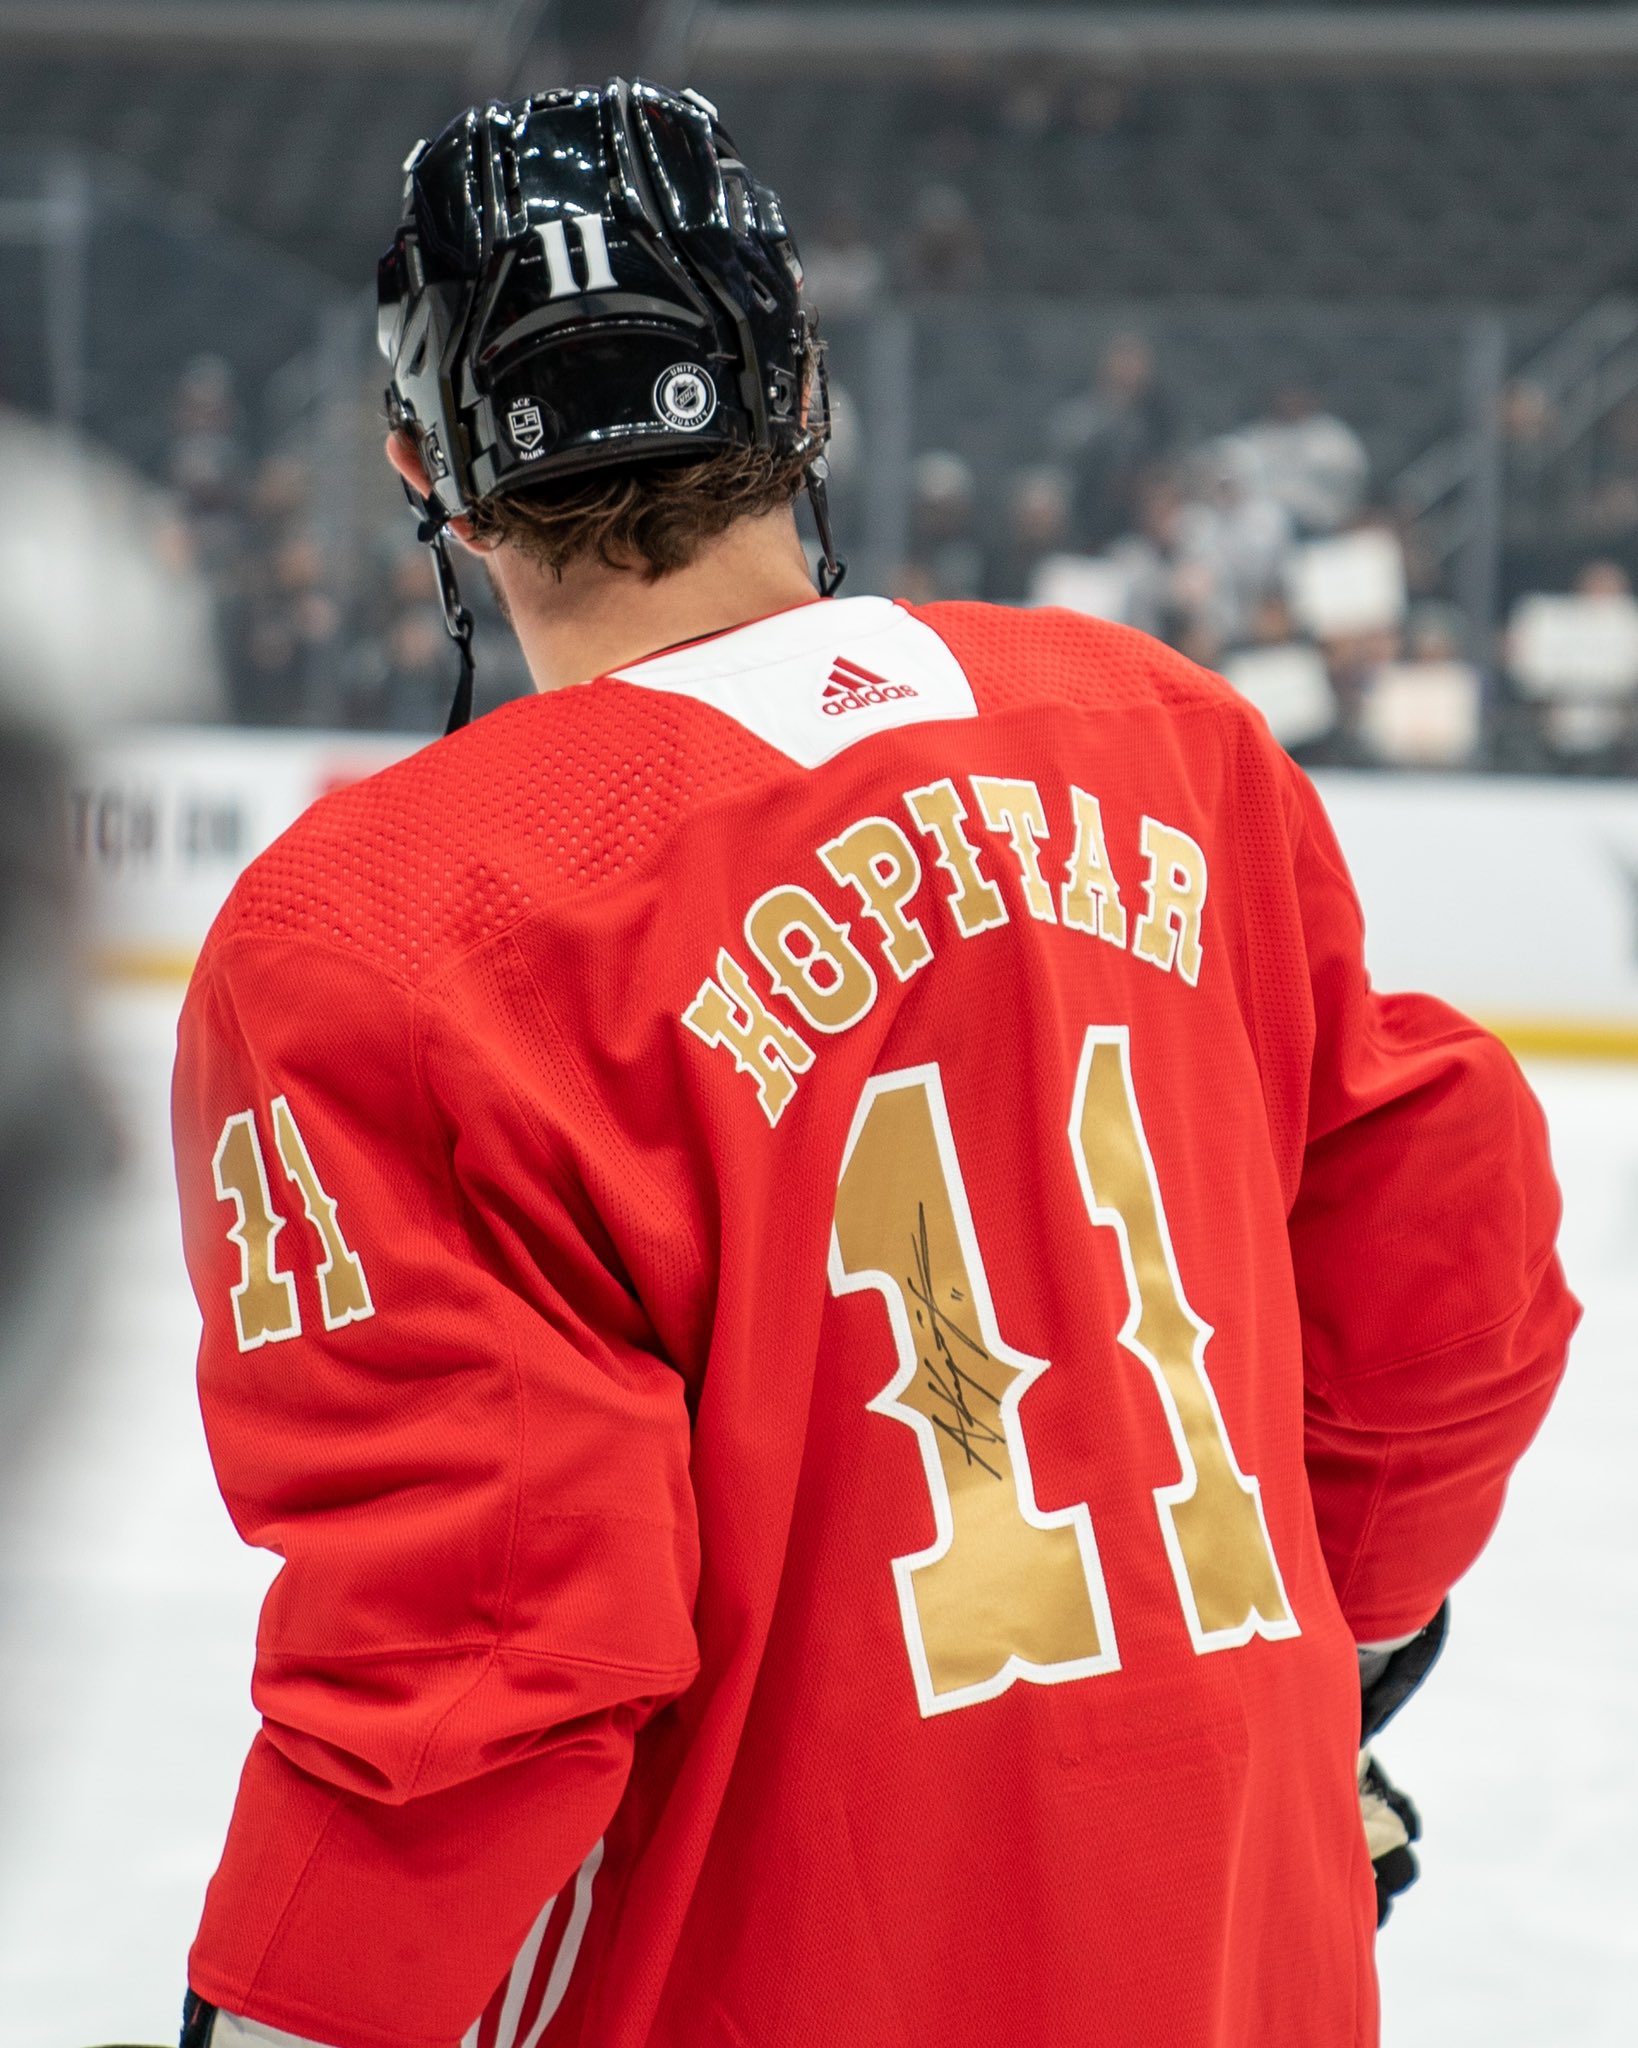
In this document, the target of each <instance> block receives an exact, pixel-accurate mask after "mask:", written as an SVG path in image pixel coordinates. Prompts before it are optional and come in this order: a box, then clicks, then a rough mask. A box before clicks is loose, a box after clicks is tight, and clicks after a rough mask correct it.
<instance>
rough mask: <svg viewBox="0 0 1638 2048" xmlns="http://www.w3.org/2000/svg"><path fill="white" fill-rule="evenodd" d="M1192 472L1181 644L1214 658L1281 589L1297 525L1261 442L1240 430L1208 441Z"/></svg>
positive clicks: (1180, 544)
mask: <svg viewBox="0 0 1638 2048" xmlns="http://www.w3.org/2000/svg"><path fill="white" fill-rule="evenodd" d="M1185 474H1186V477H1187V480H1188V487H1189V490H1188V499H1187V502H1186V503H1185V504H1184V506H1183V509H1182V511H1181V513H1180V514H1179V517H1178V527H1177V571H1176V574H1175V575H1174V578H1173V593H1174V602H1175V603H1176V605H1177V607H1178V609H1179V610H1180V611H1181V612H1182V613H1183V615H1184V626H1185V639H1184V640H1183V641H1181V642H1180V644H1181V645H1184V646H1185V650H1186V651H1187V652H1189V653H1191V654H1193V655H1194V658H1195V659H1197V660H1205V661H1207V662H1208V664H1209V663H1211V662H1214V661H1215V659H1216V657H1217V654H1218V652H1219V651H1220V650H1221V649H1222V648H1223V647H1225V646H1228V645H1230V644H1232V643H1233V642H1234V641H1236V640H1239V639H1240V638H1242V637H1243V636H1244V634H1245V633H1246V631H1247V629H1248V627H1249V625H1250V621H1251V617H1252V614H1253V613H1254V612H1255V610H1256V608H1257V606H1258V605H1259V604H1260V603H1261V601H1262V600H1263V599H1264V598H1265V597H1267V596H1269V595H1271V594H1273V593H1275V592H1277V591H1278V589H1279V587H1280V576H1281V570H1282V568H1283V565H1284V562H1285V557H1286V553H1287V551H1288V549H1289V548H1290V546H1291V541H1292V526H1291V519H1290V515H1289V514H1288V513H1287V511H1286V510H1285V508H1284V506H1283V505H1281V504H1280V503H1279V501H1278V500H1277V499H1276V498H1275V497H1274V496H1273V495H1272V493H1271V492H1270V491H1269V489H1268V485H1267V479H1266V477H1265V475H1264V471H1263V465H1262V463H1261V461H1260V460H1259V457H1258V454H1257V451H1256V448H1255V447H1254V445H1253V444H1252V443H1251V442H1250V441H1249V440H1247V439H1246V438H1245V437H1243V436H1241V435H1237V434H1224V435H1222V436H1221V437H1220V438H1219V439H1217V440H1215V441H1208V442H1207V443H1206V445H1205V446H1204V447H1203V448H1200V449H1198V450H1197V451H1196V452H1195V454H1194V455H1193V456H1191V458H1190V459H1189V463H1188V466H1187V470H1186V472H1185Z"/></svg>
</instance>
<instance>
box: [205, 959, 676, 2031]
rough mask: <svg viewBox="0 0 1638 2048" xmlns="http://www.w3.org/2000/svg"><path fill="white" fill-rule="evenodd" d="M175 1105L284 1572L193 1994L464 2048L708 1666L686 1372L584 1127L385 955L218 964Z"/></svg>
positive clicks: (269, 1615)
mask: <svg viewBox="0 0 1638 2048" xmlns="http://www.w3.org/2000/svg"><path fill="white" fill-rule="evenodd" d="M174 1117H175V1139H176V1155H177V1171H178V1176H179V1182H180V1190H181V1197H182V1211H183V1226H184V1238H185V1246H186V1252H187V1259H188V1266H189V1271H190V1274H191V1277H192V1281H193V1285H194V1289H195V1292H196V1294H197V1296H198V1300H199V1306H200V1310H201V1314H202V1317H203V1335H202V1341H201V1349H200V1358H199V1384H200V1394H201V1401H202V1405H203V1409H204V1415H205V1422H206V1429H207V1433H208V1436H209V1440H210V1446H211V1453H212V1457H213V1459H214V1462H215V1466H216V1470H217V1475H218V1479H219V1482H220V1485H221V1488H222V1492H223V1495H224V1497H225V1499H226V1501H227V1504H228V1507H229V1509H230V1511H231V1513H232V1516H233V1519H234V1522H235V1524H236V1526H237V1527H238V1529H239V1531H240V1533H241V1535H242V1536H243V1537H244V1538H245V1540H246V1541H247V1542H249V1543H252V1544H256V1545H259V1546H261V1547H263V1548H266V1549H268V1550H271V1551H273V1552H275V1553H276V1554H277V1555H278V1556H279V1557H280V1558H281V1559H282V1560H283V1564H282V1568H281V1570H280V1572H279V1574H278V1577H277V1579H276V1581H275V1583H274V1585H273V1587H272V1589H271V1591H270V1592H269V1594H268V1597H267V1600H266V1603H265V1606H264V1608H263V1612H262V1618H261V1625H260V1629H259V1633H258V1641H257V1650H256V1666H255V1679H254V1697H255V1701H256V1705H257V1707H258V1709H259V1710H260V1713H261V1716H262V1729H261V1733H260V1734H259V1735H258V1737H257V1739H256V1742H255V1744H254V1747H253V1749H252V1751H251V1753H250V1756H249V1759H248V1761H247V1763H246V1766H245V1770H244V1775H243V1779H242V1782H241V1785H240V1789H239V1794H238V1800H237V1805H236V1808H235V1811H234V1815H233V1820H232V1825H231V1829H230V1832H229V1836H228V1840H227V1845H226V1849H225V1852H224V1854H223V1858H222V1862H221V1867H220V1869H219V1870H218V1872H217V1875H216V1877H215V1879H214V1881H213V1883H212V1885H211V1887H210V1892H209V1897H208V1900H207V1904H206V1907H205V1912H204V1918H203V1924H202V1926H201V1928H200V1932H199V1935H198V1939H197V1942H196V1945H195V1948H194V1950H193V1954H192V1957H191V1961H190V1975H191V1979H192V1982H193V1985H194V1988H195V1989H196V1990H197V1991H198V1992H199V1993H200V1994H201V1995H202V1996H203V1997H205V1998H208V1999H210V2000H211V2001H212V2002H213V2003H215V2004H218V2005H220V2006H222V2007H224V2008H226V2009H228V2010H230V2011H233V2012H236V2013H240V2014H243V2015H246V2016H247V2017H250V2018H252V2019H256V2020H260V2021H262V2022H264V2023H266V2024H269V2025H272V2026H275V2027H279V2028H283V2029H286V2030H287V2031H289V2032H292V2033H295V2034H297V2035H299V2036H305V2037H311V2038H313V2039H316V2040H321V2041H324V2042H326V2043H333V2044H335V2048H451V2044H452V2043H454V2042H455V2041H457V2040H458V2039H459V2038H460V2037H461V2036H462V2035H463V2034H464V2033H465V2031H466V2030H467V2028H468V2027H469V2025H470V2024H471V2023H472V2021H473V2020H474V2019H475V2018H476V2016H477V2015H478V2013H479V2012H480V2011H481V2010H482V2008H483V2006H484V2004H485V2001H486V2000H487V1999H488V1997H489V1995H490V1993H491V1991H492V1990H493V1989H494V1987H495V1985H496V1984H497V1983H498V1982H499V1981H500V1979H501V1978H502V1977H503V1975H504V1974H505V1972H506V1970H507V1969H508V1968H509V1966H510V1964H511V1962H512V1960H513V1957H514V1955H515V1954H516V1952H517V1951H518V1949H519V1947H520V1945H521V1944H522V1942H523V1940H524V1938H525V1936H526V1934H527V1933H528V1932H529V1929H530V1927H531V1925H532V1923H533V1922H534V1921H535V1919H536V1916H537V1914H539V1912H540V1910H541V1908H542V1906H543V1905H544V1904H545V1902H546V1901H548V1900H549V1899H550V1898H551V1897H552V1896H553V1895H554V1893H556V1892H558V1891H560V1890H561V1888H562V1887H563V1885H564V1884H565V1882H566V1881H567V1880H569V1879H571V1878H572V1877H573V1875H574V1873H575V1871H576V1870H577V1869H578V1868H579V1866H580V1865H581V1864H582V1863H583V1862H584V1861H585V1860H586V1859H587V1857H588V1856H589V1855H590V1854H591V1852H592V1851H593V1849H594V1847H595V1844H596V1842H597V1840H598V1838H599V1836H600V1834H601V1832H602V1830H603V1828H604V1826H605V1823H606V1822H607V1820H608V1818H609V1816H610V1814H611V1813H612V1812H613V1810H614V1807H615V1805H616V1804H617V1802H618V1800H619V1798H620V1795H621V1792H622V1790H623V1788H624V1785H625V1782H626V1777H627V1774H628V1770H629V1765H630V1758H631V1750H632V1742H633V1738H634V1735H635V1732H636V1730H637V1729H638V1728H639V1727H640V1726H641V1725H642V1723H643V1722H644V1720H645V1719H646V1718H647V1717H648V1716H649V1715H651V1714H652V1713H653V1712H654V1711H655V1710H656V1709H657V1708H658V1707H659V1706H660V1705H662V1704H664V1703H665V1702H666V1701H668V1700H670V1699H672V1698H673V1697H675V1696H676V1695H677V1694H678V1693H679V1692H680V1691H681V1690H682V1689H684V1688H685V1687H686V1686H687V1685H688V1683H689V1681H690V1680H691V1678H692V1677H693V1675H694V1673H695V1671H696V1669H697V1661H698V1659H697V1650H696V1645H695V1640H694V1634H693V1627H692V1620H691V1614H692V1606H693V1600H694V1594H695V1590H696V1585H697V1577H698V1535H697V1528H696V1521H695V1510H694V1501H693V1495H692V1492H691V1488H690V1483H689V1470H688V1458H689V1424H688V1415H687V1409H686V1405H685V1401H684V1396H683V1388H682V1384H681V1382H680V1380H679V1379H678V1376H677V1374H676V1373H675V1372H674V1371H673V1370H672V1368H671V1367H670V1366H669V1365H668V1364H667V1363H666V1361H665V1359H664V1358H663V1357H662V1356H661V1355H660V1353H659V1347H658V1344H657V1342H656V1340H655V1339H654V1336H653V1333H652V1331H651V1329H650V1328H649V1326H648V1324H647V1322H646V1320H645V1318H644V1316H643V1313H642V1310H641V1307H640V1304H639V1302H638V1299H637V1295H636V1292H635V1290H634V1289H633V1288H632V1287H631V1286H630V1285H629V1283H627V1282H626V1280H625V1278H624V1276H623V1275H622V1274H621V1272H620V1271H619V1267H618V1260H617V1258H616V1256H615V1254H614V1252H613V1249H612V1246H611V1245H610V1243H609V1241H608V1239H607V1238H606V1237H605V1236H604V1235H603V1234H602V1233H601V1232H600V1230H599V1228H598V1223H597V1218H596V1215H595V1213H594V1212H593V1211H592V1209H591V1207H590V1204H589V1202H588V1201H587V1198H586V1197H585V1195H584V1193H583V1192H582V1182H581V1178H580V1177H579V1176H577V1174H576V1171H575V1156H576V1141H575V1137H574V1133H573V1131H572V1129H570V1128H569V1127H568V1126H567V1124H565V1123H560V1122H557V1121H554V1117H553V1114H552V1108H551V1104H550V1102H549V1101H545V1102H543V1101H542V1100H541V1099H539V1098H531V1099H529V1100H522V1099H520V1098H519V1096H518V1094H517V1091H516V1089H515V1088H514V1086H513V1085H512V1083H511V1082H510V1081H509V1080H508V1078H507V1076H506V1074H505V1072H504V1070H503V1069H502V1068H501V1067H500V1066H499V1065H498V1063H496V1062H495V1061H493V1060H492V1059H488V1058H486V1057H485V1054H484V1050H483V1048H482V1047H481V1045H479V1044H477V1043H476V1042H474V1040H473V1036H472V1033H471V1032H470V1031H469V1030H468V1029H467V1028H466V1026H465V1025H464V1024H463V1023H462V1022H461V1021H460V1020H459V1019H457V1018H455V1017H453V1016H451V1015H449V1014H447V1013H446V1012H444V1011H442V1010H440V1008H439V1006H438V1004H437V1003H436V1001H434V1000H432V999H428V998H425V997H421V996H418V995H417V994H416V993H415V992H413V991H412V990H411V988H410V987H409V986H408V985H406V984H401V983H399V982H398V981H396V980H394V979H393V978H392V977H391V976H389V975H388V974H386V973H385V972H383V971H381V969H380V968H379V967H377V966H374V965H371V964H368V963H366V962H365V961H363V960H361V959H358V958H354V957H352V956H350V955H348V954H347V953H345V952H344V951H342V950H341V949H340V947H339V946H338V947H335V948H331V947H329V946H326V945H323V944H319V943H315V942H314V941H312V940H310V939H307V938H305V937H304V938H284V937H280V936H275V937H266V936H255V935H250V936H238V937H229V938H227V939H226V940H225V941H222V942H219V943H215V944H213V946H212V948H211V949H210V952H209V955H208V957H207V961H206V962H205V964H204V965H202V967H201V970H200V973H199V975H198V976H197V977H196V980H195V984H194V987H193V989H192V991H191V992H190V995H189V998H188V1001H187V1005H186V1008H185V1012H184V1016H183V1021H182V1027H181V1034H180V1043H179V1051H178V1063H177V1069H176V1081H175V1091H174Z"/></svg>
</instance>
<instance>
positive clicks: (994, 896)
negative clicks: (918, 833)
mask: <svg viewBox="0 0 1638 2048" xmlns="http://www.w3.org/2000/svg"><path fill="white" fill-rule="evenodd" d="M904 801H905V803H906V805H907V806H908V808H909V811H910V815H911V817H912V818H914V819H915V821H916V823H917V824H918V825H919V826H920V827H921V829H922V831H923V832H927V833H930V834H931V835H932V837H933V838H934V839H936V840H937V841H938V865H939V866H940V867H941V868H942V869H943V870H944V872H945V873H946V874H947V875H948V876H949V877H950V879H951V881H952V882H954V884H955V889H954V891H953V892H952V894H951V896H950V898H949V904H950V910H951V914H952V915H953V916H954V918H955V921H956V930H957V931H958V932H960V934H961V936H962V937H963V938H964V939H970V938H972V937H973V936H974V934H975V933H978V932H985V931H989V930H990V929H991V927H992V926H994V925H999V924H1005V923H1006V922H1007V906H1006V905H1005V904H1004V903H1003V902H1002V901H1001V891H1000V890H999V889H998V888H997V887H996V886H995V884H994V883H993V882H990V881H986V879H985V877H984V874H983V871H982V870H981V869H980V867H979V865H978V848H977V847H976V846H974V844H973V843H972V841H971V840H970V839H969V838H968V837H967V835H966V833H965V832H963V831H962V829H961V827H962V823H963V821H964V820H965V818H966V816H967V807H966V805H965V804H964V803H963V802H962V801H961V799H960V797H959V796H957V795H956V786H955V784H954V783H953V782H951V781H950V780H949V778H948V777H947V776H946V777H945V778H944V780H943V781H941V782H930V783H928V784H927V786H926V788H925V789H911V790H906V792H905V797H904Z"/></svg>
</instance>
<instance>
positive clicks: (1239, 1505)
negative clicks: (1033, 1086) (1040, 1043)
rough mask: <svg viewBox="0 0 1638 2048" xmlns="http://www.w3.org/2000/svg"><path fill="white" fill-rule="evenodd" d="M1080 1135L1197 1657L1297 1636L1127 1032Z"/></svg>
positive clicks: (1099, 1048)
mask: <svg viewBox="0 0 1638 2048" xmlns="http://www.w3.org/2000/svg"><path fill="white" fill-rule="evenodd" d="M1191 844H1192V842H1191ZM1069 1128H1070V1138H1071V1141H1072V1144H1073V1147H1074V1151H1075V1162H1076V1169H1077V1171H1078V1173H1079V1175H1080V1180H1081V1192H1082V1194H1083V1196H1084V1197H1085V1200H1086V1208H1087V1214H1088V1215H1089V1216H1090V1217H1091V1219H1092V1221H1093V1223H1094V1224H1097V1225H1100V1226H1102V1227H1104V1228H1107V1229H1109V1230H1112V1231H1113V1232H1114V1233H1115V1236H1116V1239H1117V1241H1118V1243H1119V1245H1120V1257H1121V1265H1122V1267H1123V1269H1124V1271H1125V1275H1126V1291H1127V1304H1128V1306H1127V1315H1126V1321H1125V1324H1124V1325H1123V1327H1122V1329H1121V1331H1120V1335H1119V1341H1120V1343H1121V1344H1122V1345H1123V1346H1124V1347H1125V1349H1126V1350H1128V1351H1129V1352H1130V1353H1131V1354H1132V1356H1133V1357H1134V1358H1136V1359H1138V1360H1139V1361H1141V1363H1142V1364H1143V1365H1144V1366H1145V1367H1146V1368H1147V1369H1148V1372H1149V1375H1150V1377H1151V1379H1152V1380H1153V1382H1154V1386H1155V1391H1156V1393H1157V1394H1158V1395H1159V1396H1160V1402H1161V1406H1162V1408H1163V1409H1164V1410H1165V1414H1166V1422H1167V1426H1168V1427H1169V1429H1170V1430H1171V1434H1172V1441H1173V1443H1174V1445H1175V1446H1176V1449H1177V1459H1178V1464H1179V1466H1180V1467H1181V1470H1182V1477H1181V1478H1180V1479H1179V1480H1178V1482H1177V1483H1176V1484H1175V1485H1172V1486H1161V1487H1157V1488H1156V1489H1155V1505H1156V1507H1157V1508H1158V1509H1159V1512H1160V1526H1161V1533H1162V1536H1163V1538H1164V1540H1165V1544H1166V1552H1167V1556H1168V1557H1169V1559H1170V1561H1171V1566H1172V1573H1173V1576H1174V1578H1175V1579H1176V1581H1177V1590H1178V1595H1179V1597H1180V1599H1181V1601H1182V1603H1183V1612H1184V1618H1185V1620H1186V1621H1187V1623H1188V1627H1189V1633H1190V1636H1191V1637H1192V1639H1193V1642H1194V1646H1195V1649H1196V1650H1198V1651H1207V1650H1220V1649H1229V1648H1233V1647H1235V1646H1237V1645H1238V1644H1241V1643H1244V1642H1248V1641H1249V1640H1250V1639H1251V1637H1252V1636H1254V1635H1260V1636H1268V1637H1279V1636H1294V1635H1296V1634H1297V1633H1298V1629H1297V1624H1296V1621H1295V1620H1294V1619H1293V1617H1292V1614H1291V1610H1290V1607H1289V1606H1288V1604H1287V1602H1286V1597H1285V1588H1284V1586H1283V1584H1282V1583H1281V1579H1280V1570H1279V1566H1278V1564H1277V1563H1276V1562H1275V1559H1274V1549H1273V1545H1272V1544H1271V1543H1270V1541H1269V1535H1268V1525H1267V1523H1266V1521H1265V1520H1264V1517H1263V1504H1262V1492H1261V1489H1260V1487H1259V1486H1258V1483H1257V1481H1256V1480H1255V1479H1254V1478H1251V1477H1248V1476H1247V1475H1246V1474H1245V1473H1243V1472H1242V1471H1241V1470H1240V1468H1239V1466H1238V1464H1237V1463H1236V1461H1235V1457H1234V1452H1233V1449H1232V1448H1231V1446H1230V1443H1229V1438H1228V1431H1227V1428H1226V1426H1225V1424H1224V1421H1223V1415H1222V1410H1221V1409H1220V1407H1219V1406H1218V1401H1217V1395H1216V1392H1215V1390H1214V1389H1213V1387H1212V1384H1211V1381H1210V1379H1209V1378H1208V1377H1207V1374H1206V1347H1207V1345H1208V1344H1209V1343H1210V1341H1211V1337H1212V1329H1211V1326H1210V1324H1208V1323H1206V1322H1203V1321H1202V1320H1201V1318H1200V1317H1199V1316H1197V1315H1196V1314H1195V1312H1194V1310H1193V1309H1192V1308H1191V1307H1190V1306H1189V1302H1188V1298H1187V1296H1186V1295H1185V1294H1184V1292H1183V1283H1182V1280H1181V1279H1180V1278H1179V1276H1178V1270H1177V1260H1176V1257H1175V1255H1174V1253H1173V1250H1172V1239H1171V1230H1170V1227H1169V1226H1168V1224H1167V1221H1166V1212H1165V1210H1164V1208H1163V1207H1162V1205H1161V1199H1160V1186H1159V1182H1158V1180H1157V1179H1156V1176H1155V1168H1154V1161H1153V1159H1152V1157H1151V1156H1150V1152H1149V1144H1148V1139H1147V1138H1146V1136H1145V1135H1144V1130H1143V1124H1142V1120H1141V1118H1140V1116H1139V1113H1138V1105H1137V1097H1136V1095H1135V1094H1134V1093H1133V1088H1132V1061H1131V1047H1130V1042H1129V1038H1128V1034H1127V1031H1126V1028H1125V1026H1124V1025H1108V1026H1097V1027H1095V1028H1094V1029H1092V1030H1090V1031H1088V1033H1087V1035H1086V1041H1085V1044H1084V1046H1083V1048H1082V1052H1081V1064H1080V1072H1079V1075H1078V1077H1077V1079H1076V1083H1075V1097H1074V1109H1073V1111H1072V1114H1071V1117H1070V1127H1069Z"/></svg>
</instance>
